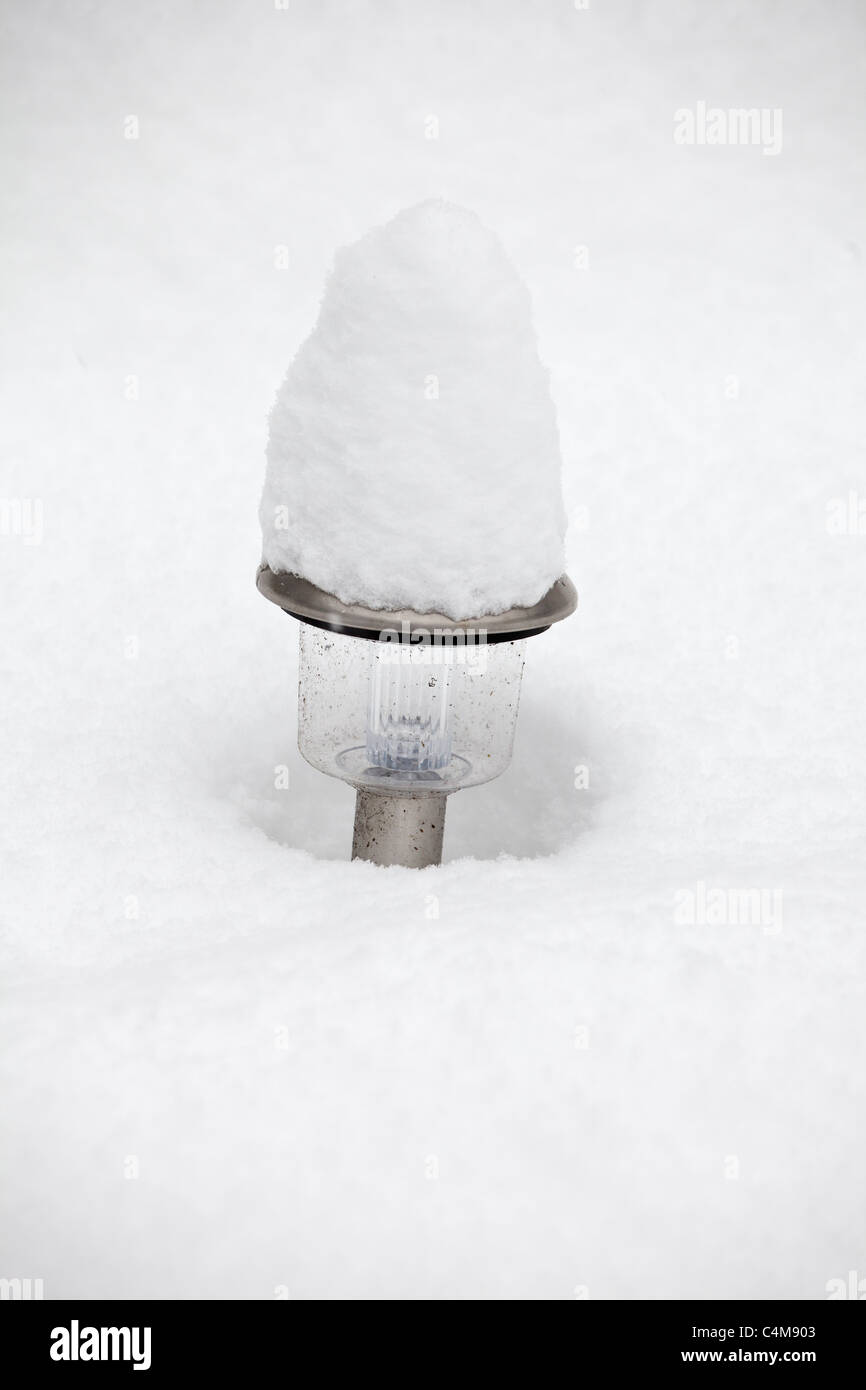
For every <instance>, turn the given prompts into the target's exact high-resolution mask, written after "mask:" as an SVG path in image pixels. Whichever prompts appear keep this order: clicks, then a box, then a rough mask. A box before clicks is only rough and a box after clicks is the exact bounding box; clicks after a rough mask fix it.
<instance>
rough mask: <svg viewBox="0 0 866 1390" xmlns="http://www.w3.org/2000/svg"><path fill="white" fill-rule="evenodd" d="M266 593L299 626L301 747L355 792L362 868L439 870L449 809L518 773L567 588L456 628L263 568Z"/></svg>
mask: <svg viewBox="0 0 866 1390" xmlns="http://www.w3.org/2000/svg"><path fill="white" fill-rule="evenodd" d="M257 584H258V588H259V591H260V592H261V593H262V594H264V596H265V598H267V599H270V601H271V602H272V603H275V604H277V605H278V606H279V607H280V608H282V609H284V610H285V611H286V612H287V613H290V614H291V615H292V616H293V617H295V618H297V619H298V620H299V622H300V625H301V626H300V661H299V677H298V747H299V749H300V751H301V753H302V755H303V756H304V758H306V760H307V762H308V763H311V764H312V766H313V767H315V768H318V770H319V771H320V772H324V773H327V774H328V775H329V776H331V777H339V778H340V779H341V780H342V781H344V782H348V784H349V785H350V786H352V787H354V788H355V790H356V793H357V795H356V799H355V830H354V837H353V841H352V858H353V859H366V860H369V861H370V862H371V863H373V864H402V865H404V866H405V867H406V868H419V869H420V868H425V867H426V866H427V865H430V864H438V863H440V861H441V859H442V836H443V832H444V828H445V805H446V799H447V797H448V796H449V795H450V794H451V793H452V792H455V791H459V790H461V789H462V788H464V787H476V786H480V785H481V784H482V783H483V782H490V781H492V780H493V778H494V777H498V776H499V775H500V773H502V772H504V771H505V770H506V768H507V767H508V765H509V763H510V761H511V750H512V746H513V743H514V729H515V725H516V722H517V708H518V701H519V698H520V681H521V677H522V675H523V661H524V654H525V650H526V640H527V638H529V637H535V636H537V635H538V634H539V633H541V632H544V631H546V629H547V628H548V627H550V626H551V624H552V623H556V622H559V621H560V620H561V619H562V618H566V617H568V615H569V614H570V613H572V612H573V611H574V609H575V606H576V604H577V594H576V592H575V589H574V585H573V584H572V583H571V580H570V579H568V578H567V576H565V575H563V576H562V577H561V578H560V579H558V580H557V581H556V583H555V584H553V586H552V587H551V588H550V589H549V590H548V592H547V593H546V594H545V595H544V597H543V598H542V599H541V600H540V601H539V602H538V603H536V604H535V605H534V606H533V607H531V608H512V609H510V610H508V611H507V612H504V613H498V614H491V615H489V616H485V617H480V618H472V619H465V620H463V621H459V622H458V621H455V620H454V619H453V618H448V617H447V616H445V615H444V614H441V613H414V612H411V611H410V610H402V611H398V612H383V611H382V610H377V609H371V608H364V607H362V606H360V605H357V604H345V603H341V602H340V600H339V599H337V598H335V597H334V596H333V594H327V593H325V592H324V591H323V590H321V589H318V588H316V586H315V585H314V584H311V583H310V582H309V581H307V580H305V579H301V578H299V577H298V576H296V575H292V574H275V573H273V572H272V571H271V570H270V569H269V568H268V567H267V565H262V566H261V567H260V568H259V571H258V577H257Z"/></svg>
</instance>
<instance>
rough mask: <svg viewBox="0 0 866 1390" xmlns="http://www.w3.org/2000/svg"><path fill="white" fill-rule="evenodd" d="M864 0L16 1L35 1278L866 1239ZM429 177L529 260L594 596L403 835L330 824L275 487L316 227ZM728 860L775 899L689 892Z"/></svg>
mask: <svg viewBox="0 0 866 1390" xmlns="http://www.w3.org/2000/svg"><path fill="white" fill-rule="evenodd" d="M863 25H864V21H863V15H862V10H861V9H860V8H859V7H857V6H855V5H853V4H851V5H845V4H836V5H833V6H832V7H829V8H827V7H825V8H824V9H823V10H822V11H821V13H820V17H819V18H818V19H816V12H815V8H814V6H813V5H811V4H808V5H807V4H805V3H801V0H785V3H778V4H776V3H769V0H761V3H753V4H749V5H748V6H740V5H738V4H734V3H720V4H716V5H711V6H696V5H695V4H693V3H691V4H678V3H666V4H658V5H655V4H639V3H622V0H608V3H605V4H604V5H601V4H598V5H596V4H593V5H592V6H591V7H590V9H589V10H586V11H580V10H576V9H575V8H573V7H572V6H571V5H567V4H561V3H550V4H548V3H542V2H540V3H535V4H533V5H531V6H526V5H517V4H516V3H515V4H513V5H507V4H503V3H501V0H498V2H497V3H496V4H486V3H484V0H479V3H477V4H473V5H472V6H466V5H463V4H458V3H456V0H454V2H453V3H449V4H445V5H437V6H435V7H433V6H423V5H419V6H411V7H405V8H404V7H397V6H393V7H391V6H380V5H378V4H372V3H370V4H356V5H352V6H347V5H345V4H342V3H341V4H336V3H328V0H323V3H321V4H317V5H316V6H315V8H314V9H313V8H312V7H302V6H300V5H293V6H291V7H290V8H289V9H288V10H287V11H277V10H275V9H270V8H269V7H268V6H267V5H264V6H263V5H261V4H259V3H255V4H253V3H249V4H246V3H235V0H232V3H231V4H221V3H216V2H215V3H211V4H208V6H207V7H206V9H205V11H204V12H203V11H202V8H201V7H200V6H197V5H176V4H173V5H169V4H167V3H156V4H154V5H151V6H147V7H139V6H133V5H132V4H118V3H116V0H112V3H111V4H108V3H98V4H95V5H86V6H85V5H84V4H75V3H73V4H70V5H67V6H63V7H57V6H55V5H49V4H47V3H42V2H40V0H37V3H32V4H29V5H27V6H17V7H14V8H11V7H10V9H9V10H8V13H7V16H6V27H7V35H6V44H5V53H4V60H3V61H4V62H5V64H6V65H7V68H8V72H7V74H6V80H5V81H4V82H3V83H2V84H0V90H2V94H3V95H2V100H3V103H4V107H5V110H4V116H5V119H4V120H3V122H2V130H3V136H2V138H3V142H4V156H3V164H4V186H3V192H4V196H5V197H6V198H7V199H8V200H9V202H10V206H11V209H12V211H13V213H14V217H7V218H6V219H5V220H4V225H5V227H6V228H7V233H6V243H5V248H4V249H5V254H6V261H7V275H6V280H7V286H6V312H7V322H8V323H9V324H10V327H9V328H8V330H7V333H6V335H5V337H4V340H3V343H2V346H0V366H2V369H3V370H2V381H3V386H2V400H0V408H2V419H3V421H4V443H3V453H2V478H3V483H2V488H0V496H2V497H5V498H7V499H8V498H13V499H14V498H18V499H22V498H23V499H27V498H30V499H41V500H42V501H43V504H44V526H43V535H42V541H41V544H32V545H31V544H27V543H26V539H27V538H26V536H25V535H23V534H20V533H16V531H15V527H14V517H12V520H11V521H10V523H9V525H7V526H6V531H5V532H4V534H3V535H2V536H0V566H2V575H0V584H2V593H3V604H2V609H0V622H2V641H0V665H2V690H3V698H4V702H5V703H4V712H5V718H4V721H3V725H2V738H3V747H2V751H0V757H2V767H3V776H2V778H0V808H2V826H3V836H4V843H3V872H2V877H0V898H2V908H0V917H2V929H3V950H4V969H3V980H4V985H3V989H4V998H5V1008H4V1016H3V1024H2V1027H3V1045H2V1059H3V1060H2V1064H0V1065H2V1077H0V1083H2V1105H3V1131H4V1139H3V1144H2V1160H0V1162H2V1172H0V1275H2V1276H3V1277H15V1276H18V1277H27V1276H31V1277H41V1278H44V1279H45V1287H46V1294H47V1296H48V1297H62V1296H88V1295H110V1294H114V1295H116V1296H119V1297H127V1296H133V1295H138V1294H141V1295H151V1296H153V1295H162V1296H172V1295H179V1296H185V1297H217V1296H223V1297H232V1296H243V1297H255V1298H259V1297H261V1298H270V1297H273V1296H274V1291H275V1290H279V1291H283V1290H285V1291H287V1292H288V1293H289V1294H290V1295H291V1296H292V1297H294V1298H309V1297H325V1298H335V1297H344V1296H345V1297H356V1296H369V1297H389V1298H394V1297H410V1298H418V1297H455V1296H466V1297H490V1298H503V1297H520V1298H526V1297H537V1298H545V1299H547V1298H550V1299H560V1298H562V1299H570V1298H573V1297H575V1296H576V1291H577V1293H578V1294H582V1293H583V1291H585V1290H588V1294H589V1297H590V1299H596V1298H601V1299H604V1298H632V1297H641V1296H644V1297H645V1296H650V1297H657V1298H668V1297H672V1296H685V1297H699V1298H702V1297H710V1296H713V1295H725V1296H730V1297H737V1298H745V1297H751V1296H757V1297H771V1296H779V1297H805V1298H822V1297H824V1296H825V1288H826V1283H827V1281H828V1280H829V1279H831V1278H845V1277H846V1276H847V1273H848V1271H849V1270H851V1269H855V1270H858V1271H859V1274H860V1277H861V1278H862V1277H864V1276H866V1223H864V1205H866V1197H864V1184H863V1172H864V1158H866V1155H864V1119H863V1116H864V1102H866V1066H864V1034H866V1009H864V986H863V980H864V933H863V916H864V911H863V905H864V890H866V882H864V879H866V869H864V855H863V837H864V832H866V790H864V788H866V781H864V776H866V701H864V699H863V688H864V666H866V658H864V642H863V634H864V630H866V611H864V610H866V584H864V577H866V537H864V536H863V535H861V534H857V533H856V528H854V529H852V528H850V527H849V529H848V532H847V533H844V532H840V531H839V529H838V527H837V528H835V529H834V528H832V527H831V528H830V529H828V504H829V503H832V501H833V500H834V499H847V498H848V494H849V492H850V491H852V490H853V491H855V492H856V491H857V490H858V489H859V495H860V497H861V498H862V496H863V493H864V491H866V488H864V481H863V477H864V474H863V455H862V444H863V395H862V382H863V367H864V360H863V359H864V350H863V337H862V324H863V322H864V292H863V254H864V237H863V186H862V179H861V178H859V177H858V171H859V166H860V164H861V162H862V146H863V133H864V125H863V120H862V80H861V72H860V63H861V58H860V54H861V53H862V40H863ZM699 100H706V101H708V102H710V103H714V102H717V103H718V104H719V105H721V106H724V107H728V106H730V107H738V106H750V105H758V106H765V105H766V106H768V107H781V108H782V109H783V111H784V144H783V149H782V152H781V154H779V155H778V156H777V157H771V156H764V155H763V154H762V151H761V150H760V149H759V148H749V147H743V148H731V147H728V148H710V147H693V148H690V147H683V146H677V145H676V144H675V143H674V141H673V139H672V130H673V125H674V111H675V110H676V109H677V108H680V107H683V106H690V105H692V104H693V103H695V102H697V101H699ZM130 114H136V115H137V117H138V120H139V122H140V131H139V138H138V140H132V139H129V140H128V139H125V138H124V121H125V120H126V118H127V116H129V115H130ZM431 115H435V116H436V117H437V118H438V122H439V126H438V136H439V138H438V139H426V138H425V130H431V129H434V127H432V126H431V125H430V124H429V120H428V118H429V117H430V116H431ZM130 129H131V127H130ZM440 194H442V195H443V196H446V197H448V198H449V199H450V200H453V201H455V202H457V203H460V204H466V205H469V206H472V207H476V208H477V209H478V212H479V215H480V216H481V217H482V218H483V220H484V222H485V223H486V224H487V225H489V226H491V227H495V228H496V229H497V231H498V233H499V234H500V235H501V237H502V240H503V243H504V245H505V246H506V248H507V251H508V254H509V256H510V257H511V258H512V259H513V261H514V263H515V265H516V266H517V268H518V270H519V271H520V274H521V275H522V277H523V278H524V279H525V280H526V282H527V283H528V285H529V286H530V289H531V293H532V297H533V302H534V306H535V317H536V324H537V328H538V335H539V343H540V350H541V354H542V356H543V358H544V360H545V361H547V362H549V363H550V364H551V370H552V385H553V393H554V397H555V400H556V405H557V410H558V415H559V422H560V431H561V437H562V447H563V457H564V464H565V472H564V481H565V495H566V509H567V512H568V515H569V518H570V521H571V533H570V540H569V554H568V557H567V559H568V568H569V570H570V572H572V573H573V576H574V578H575V581H576V583H577V585H578V588H579V590H580V595H581V605H580V608H579V609H578V612H577V614H576V616H575V617H574V618H572V619H569V621H568V622H566V623H563V624H560V625H559V627H558V628H557V629H555V630H553V631H551V632H550V633H548V634H546V635H545V636H543V637H539V638H537V639H533V640H532V641H531V642H530V644H529V648H528V653H527V656H528V660H527V668H526V676H525V680H524V693H523V698H522V701H521V713H520V719H519V722H518V729H517V741H516V748H515V760H514V764H513V766H512V768H511V770H510V771H509V772H508V773H507V774H506V775H505V776H504V777H502V778H501V779H499V780H498V781H495V782H493V783H491V784H490V785H489V786H487V787H481V788H477V789H474V790H471V791H466V792H461V793H459V794H457V795H455V796H454V797H453V798H452V799H451V801H450V804H449V809H448V824H447V827H446V835H445V851H446V861H447V862H446V863H445V864H444V865H443V866H442V867H441V868H439V869H435V870H428V871H425V872H424V873H420V874H415V873H412V872H411V871H403V870H398V869H392V870H377V869H375V868H374V867H373V866H370V865H364V864H350V863H347V862H346V855H347V853H348V850H349V844H350V839H351V819H352V795H351V792H350V791H349V790H348V789H347V788H346V787H344V786H343V785H341V784H340V783H339V782H336V781H334V780H333V779H330V778H327V777H323V776H321V775H319V774H317V773H316V772H314V771H313V769H311V768H308V767H307V766H306V765H305V764H304V763H303V760H302V759H301V758H300V755H299V754H298V752H297V750H296V747H295V737H296V727H295V713H294V702H295V691H294V681H295V677H296V671H297V666H296V662H297V657H296V648H297V632H296V627H295V625H294V624H293V622H292V621H291V620H290V619H289V618H287V617H285V616H284V615H283V614H281V613H280V612H278V610H276V609H275V608H274V607H273V606H272V605H270V604H268V603H266V602H264V601H263V600H262V598H261V597H260V596H259V595H258V593H257V592H256V590H255V586H254V574H255V568H256V562H257V560H258V557H259V542H260V537H259V532H258V527H257V524H256V518H255V508H254V505H253V499H254V498H255V495H256V492H257V489H258V487H259V484H260V476H261V458H262V454H263V451H264V448H265V443H266V440H265V428H264V422H265V419H266V415H267V411H268V408H269V405H270V402H271V401H272V399H273V395H274V392H275V389H276V386H277V383H278V378H279V374H280V372H281V370H282V364H283V363H285V362H287V361H289V360H290V358H291V356H292V354H293V353H294V351H295V350H296V347H297V344H298V343H299V342H301V341H302V339H303V337H304V335H305V334H306V333H307V332H308V330H309V325H310V324H311V323H312V322H313V321H314V319H315V314H316V303H317V298H318V293H319V288H320V286H321V285H322V283H323V281H324V277H325V275H326V272H327V268H328V264H329V261H330V257H331V250H332V248H333V247H334V246H336V245H341V244H347V243H350V242H353V241H356V240H357V239H358V238H359V237H360V236H361V235H362V234H363V233H364V230H365V229H366V228H368V227H370V226H374V225H378V224H381V223H383V222H385V221H387V219H388V218H389V217H390V216H392V215H393V214H394V212H396V211H397V209H398V208H400V207H403V206H406V205H408V204H411V203H414V202H418V201H421V200H423V199H425V198H428V197H431V196H438V195H440ZM580 247H583V248H586V249H585V250H584V251H581V252H580V253H579V254H578V253H577V251H576V248H580ZM275 248H287V250H288V268H287V269H285V270H283V269H280V268H279V265H281V264H283V263H284V262H285V256H284V255H283V253H282V251H281V252H280V254H279V256H277V255H275ZM833 514H834V515H835V512H834V513H833ZM10 515H11V514H10ZM4 524H5V523H4ZM20 530H21V528H20V527H19V532H20ZM283 767H285V768H287V769H288V779H289V787H288V789H287V790H286V789H284V788H283V785H282V783H283V781H284V780H285V774H283V773H282V772H281V771H280V769H281V768H283ZM575 768H578V769H579V771H578V773H577V774H576V773H575ZM583 768H585V769H586V771H585V772H584V771H581V770H580V769H583ZM587 777H588V779H589V785H588V786H584V785H583V784H584V783H585V782H586V779H587ZM576 782H577V784H578V785H577V786H575V783H576ZM701 883H703V884H705V885H707V887H708V888H709V889H717V890H719V889H720V890H722V891H723V893H724V894H726V895H728V894H731V893H732V892H737V891H739V890H743V889H749V888H754V889H759V890H762V891H763V892H764V893H765V894H769V895H770V896H769V897H768V898H767V899H766V902H767V904H768V905H769V911H767V912H766V914H765V920H764V922H763V923H761V924H756V925H748V924H746V925H738V924H735V923H734V922H733V921H731V920H730V918H731V917H732V916H733V914H732V913H731V912H730V911H729V912H728V913H727V916H728V918H729V921H728V923H727V924H725V923H724V922H718V921H715V920H714V921H708V922H707V923H706V924H705V925H704V924H701V922H699V921H698V922H696V924H695V925H693V926H692V925H689V924H688V923H687V922H685V921H683V920H682V919H683V915H684V914H683V913H682V912H680V913H679V914H678V911H677V908H678V902H679V903H680V905H681V904H682V902H683V899H682V898H681V899H679V900H678V899H677V896H676V895H677V894H684V893H688V892H691V893H693V894H694V896H695V900H697V896H698V885H699V884H701ZM775 890H779V891H781V893H782V898H781V900H780V901H781V915H780V914H779V912H778V911H776V910H775V909H774V907H773V902H774V900H773V898H772V894H773V892H774V891H775ZM686 901H688V900H686ZM725 901H732V900H731V899H729V898H728V897H727V896H726V897H725ZM723 915H724V914H723ZM778 926H780V927H781V930H777V927H778ZM133 1159H135V1161H136V1162H133V1161H132V1160H133ZM731 1160H736V1163H733V1162H731ZM136 1163H137V1168H136ZM136 1172H137V1174H138V1176H137V1177H136V1176H134V1174H135V1173H136ZM127 1174H129V1175H130V1176H127Z"/></svg>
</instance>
